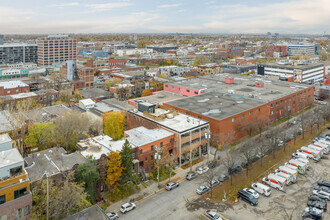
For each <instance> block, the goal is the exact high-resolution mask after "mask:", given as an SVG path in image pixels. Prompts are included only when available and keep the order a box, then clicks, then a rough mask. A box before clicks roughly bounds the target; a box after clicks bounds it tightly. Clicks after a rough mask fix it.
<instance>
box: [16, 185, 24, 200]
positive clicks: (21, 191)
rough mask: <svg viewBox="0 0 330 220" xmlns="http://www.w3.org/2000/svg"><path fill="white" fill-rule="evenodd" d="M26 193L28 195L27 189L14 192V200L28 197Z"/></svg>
mask: <svg viewBox="0 0 330 220" xmlns="http://www.w3.org/2000/svg"><path fill="white" fill-rule="evenodd" d="M26 193H27V190H26V187H24V188H22V189H19V190H16V191H14V199H17V198H19V197H21V196H24V195H26Z"/></svg>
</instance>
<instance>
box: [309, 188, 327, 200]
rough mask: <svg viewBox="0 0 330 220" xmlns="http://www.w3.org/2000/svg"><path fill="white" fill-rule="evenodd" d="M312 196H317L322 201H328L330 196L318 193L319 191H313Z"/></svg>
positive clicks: (325, 193)
mask: <svg viewBox="0 0 330 220" xmlns="http://www.w3.org/2000/svg"><path fill="white" fill-rule="evenodd" d="M313 194H314V195H317V196H318V197H320V198H322V199H327V200H330V194H329V193H327V192H324V191H320V190H313Z"/></svg>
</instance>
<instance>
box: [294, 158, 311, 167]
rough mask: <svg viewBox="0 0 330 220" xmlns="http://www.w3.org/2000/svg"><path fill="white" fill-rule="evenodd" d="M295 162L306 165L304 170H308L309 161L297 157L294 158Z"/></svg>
mask: <svg viewBox="0 0 330 220" xmlns="http://www.w3.org/2000/svg"><path fill="white" fill-rule="evenodd" d="M295 160H298V161H299V162H302V163H304V164H305V165H306V169H307V170H308V168H309V160H308V159H304V158H300V157H298V158H295Z"/></svg>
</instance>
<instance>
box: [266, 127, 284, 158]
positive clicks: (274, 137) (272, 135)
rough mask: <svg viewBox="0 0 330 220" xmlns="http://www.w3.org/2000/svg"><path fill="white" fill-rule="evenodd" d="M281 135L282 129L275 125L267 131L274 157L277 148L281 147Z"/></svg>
mask: <svg viewBox="0 0 330 220" xmlns="http://www.w3.org/2000/svg"><path fill="white" fill-rule="evenodd" d="M280 135H281V130H280V128H279V127H275V128H273V129H271V130H270V131H268V132H267V138H268V142H269V146H270V148H271V150H272V155H273V158H275V157H276V155H275V150H276V149H277V148H278V147H279V143H280V139H279V138H280Z"/></svg>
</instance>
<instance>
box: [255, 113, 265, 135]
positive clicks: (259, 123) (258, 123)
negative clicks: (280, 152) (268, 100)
mask: <svg viewBox="0 0 330 220" xmlns="http://www.w3.org/2000/svg"><path fill="white" fill-rule="evenodd" d="M267 126H268V118H267V117H260V118H258V120H256V128H257V129H258V130H259V136H260V137H261V133H262V130H263V129H264V128H267Z"/></svg>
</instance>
